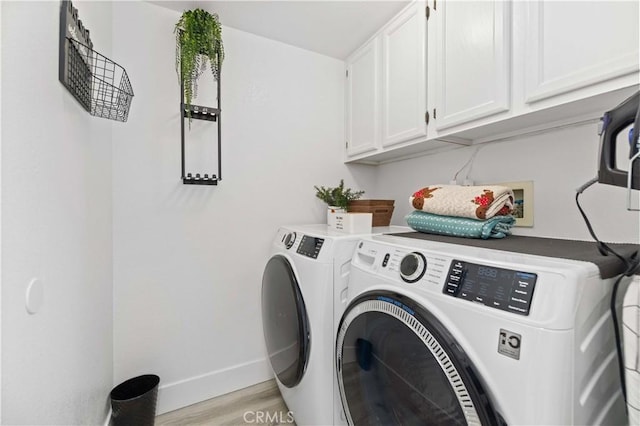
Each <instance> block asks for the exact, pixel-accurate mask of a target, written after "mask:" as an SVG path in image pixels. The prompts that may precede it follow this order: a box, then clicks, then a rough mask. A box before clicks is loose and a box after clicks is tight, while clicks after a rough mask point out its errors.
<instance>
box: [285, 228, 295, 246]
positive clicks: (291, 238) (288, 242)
mask: <svg viewBox="0 0 640 426" xmlns="http://www.w3.org/2000/svg"><path fill="white" fill-rule="evenodd" d="M295 242H296V233H295V232H289V233H288V234H287V235H286V236H285V237H284V246H285V247H286V248H287V249H290V248H291V246H293V243H295Z"/></svg>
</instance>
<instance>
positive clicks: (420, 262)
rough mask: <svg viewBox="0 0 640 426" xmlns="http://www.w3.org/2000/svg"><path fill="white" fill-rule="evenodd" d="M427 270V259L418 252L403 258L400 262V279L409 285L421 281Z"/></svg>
mask: <svg viewBox="0 0 640 426" xmlns="http://www.w3.org/2000/svg"><path fill="white" fill-rule="evenodd" d="M426 270H427V259H425V257H424V255H423V254H422V253H418V252H416V251H414V252H413V253H409V254H408V255H406V256H405V257H403V258H402V261H401V262H400V277H401V278H402V279H403V281H405V282H408V283H415V282H417V281H419V280H420V278H422V276H423V275H424V273H425V271H426Z"/></svg>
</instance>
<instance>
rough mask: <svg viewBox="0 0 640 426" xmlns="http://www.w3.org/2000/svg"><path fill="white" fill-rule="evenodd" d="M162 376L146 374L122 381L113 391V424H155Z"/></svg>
mask: <svg viewBox="0 0 640 426" xmlns="http://www.w3.org/2000/svg"><path fill="white" fill-rule="evenodd" d="M159 383H160V377H158V376H156V375H155V374H145V375H143V376H138V377H134V378H132V379H129V380H127V381H126V382H122V383H120V384H119V385H118V386H116V387H115V388H113V390H112V391H111V409H112V412H111V425H113V426H146V425H149V426H153V425H154V423H155V419H156V401H157V400H158V384H159Z"/></svg>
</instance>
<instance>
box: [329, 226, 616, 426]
mask: <svg viewBox="0 0 640 426" xmlns="http://www.w3.org/2000/svg"><path fill="white" fill-rule="evenodd" d="M407 235H409V234H407ZM510 238H511V237H510ZM453 240H454V241H455V239H453ZM458 240H460V239H458ZM514 241H516V240H515V239H514ZM521 241H522V242H523V244H524V245H527V242H528V241H529V240H521ZM487 244H489V245H490V244H494V246H496V247H497V246H499V243H497V242H489V243H487ZM570 246H571V245H570V244H569V245H568V246H567V247H570ZM612 281H613V278H607V279H603V278H602V277H601V271H600V269H599V268H598V266H596V265H595V264H593V263H589V262H585V261H577V260H568V259H559V258H553V257H543V256H540V255H532V254H522V253H516V252H509V251H503V250H494V249H487V248H483V247H470V246H465V245H454V244H449V243H443V242H437V241H428V240H427V241H425V240H421V239H413V238H406V237H399V236H379V237H370V238H366V239H364V240H363V241H361V242H359V243H358V245H357V247H356V251H355V253H354V256H353V259H352V267H351V275H350V280H349V286H348V297H347V303H348V305H347V306H346V307H344V308H343V309H344V313H343V316H342V318H341V321H340V322H339V324H338V330H337V339H336V355H335V363H336V379H335V381H334V389H335V391H336V393H337V394H338V396H339V399H338V401H340V402H341V407H340V408H341V410H337V411H336V414H335V415H334V423H335V424H344V423H348V424H355V425H385V426H389V425H410V424H415V425H417V424H421V425H466V424H468V425H503V424H508V425H586V424H594V425H624V424H627V417H626V414H625V408H624V402H623V398H622V394H621V387H620V380H619V370H618V361H617V353H616V346H615V342H614V332H613V326H612V323H611V314H610V310H609V304H610V297H611V289H612ZM624 282H625V283H626V282H628V280H625V281H624Z"/></svg>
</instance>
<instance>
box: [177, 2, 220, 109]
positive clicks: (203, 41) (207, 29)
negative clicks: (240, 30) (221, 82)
mask: <svg viewBox="0 0 640 426" xmlns="http://www.w3.org/2000/svg"><path fill="white" fill-rule="evenodd" d="M174 32H175V33H176V72H177V73H178V81H180V79H182V81H183V83H184V93H183V96H184V100H185V105H186V106H190V105H191V101H192V100H193V99H194V98H196V97H197V96H198V78H199V77H200V76H201V75H202V73H203V72H204V71H205V69H206V68H207V64H209V66H210V68H211V72H212V74H213V78H214V79H215V80H218V79H219V78H220V69H221V67H222V61H223V60H224V46H223V44H222V26H221V25H220V21H219V20H218V15H217V14H216V13H213V14H212V13H209V12H207V11H205V10H202V9H195V10H186V11H184V13H183V14H182V16H181V17H180V19H179V20H178V22H177V23H176V26H175V30H174ZM188 115H189V120H191V114H190V113H189V114H188Z"/></svg>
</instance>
